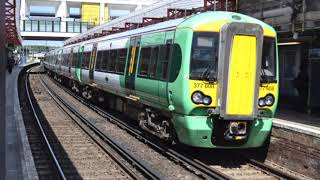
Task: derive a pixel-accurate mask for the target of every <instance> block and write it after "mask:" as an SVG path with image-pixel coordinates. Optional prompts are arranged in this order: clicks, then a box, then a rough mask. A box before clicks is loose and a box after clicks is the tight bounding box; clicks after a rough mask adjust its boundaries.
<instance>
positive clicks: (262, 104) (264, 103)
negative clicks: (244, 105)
mask: <svg viewBox="0 0 320 180" xmlns="http://www.w3.org/2000/svg"><path fill="white" fill-rule="evenodd" d="M258 104H259V106H260V107H262V106H265V105H266V102H265V101H264V98H261V99H259V102H258Z"/></svg>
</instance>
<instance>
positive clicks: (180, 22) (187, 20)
mask: <svg viewBox="0 0 320 180" xmlns="http://www.w3.org/2000/svg"><path fill="white" fill-rule="evenodd" d="M210 22H220V25H221V26H222V25H224V24H225V23H227V22H246V23H255V24H259V25H261V26H262V28H263V29H264V30H265V31H266V30H267V31H269V32H268V34H269V35H270V34H271V36H273V37H275V36H276V31H275V30H274V29H273V27H271V26H270V25H268V24H266V23H265V22H263V21H260V20H258V19H255V18H252V17H250V16H247V15H243V14H239V13H234V12H226V11H208V12H205V13H199V14H194V15H191V16H188V17H184V18H179V19H175V20H169V21H165V22H161V23H157V24H154V25H150V26H146V27H141V28H138V29H134V30H129V31H125V32H121V33H116V34H112V35H107V36H104V37H99V38H94V39H90V40H87V41H83V42H79V43H76V44H72V45H67V46H64V47H62V48H59V49H55V50H53V52H56V51H59V50H61V49H65V48H71V47H74V46H80V45H83V44H88V43H93V42H100V41H105V40H110V39H118V38H121V37H132V36H136V35H139V34H147V33H149V32H157V31H166V30H170V29H176V28H191V29H194V30H195V29H196V28H197V27H198V26H200V25H201V24H208V23H210ZM215 25H219V23H216V24H215ZM218 28H219V29H220V27H218Z"/></svg>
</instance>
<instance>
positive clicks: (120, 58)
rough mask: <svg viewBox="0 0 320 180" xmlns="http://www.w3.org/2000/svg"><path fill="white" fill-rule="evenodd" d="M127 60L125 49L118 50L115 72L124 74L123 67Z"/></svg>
mask: <svg viewBox="0 0 320 180" xmlns="http://www.w3.org/2000/svg"><path fill="white" fill-rule="evenodd" d="M126 58H127V49H119V50H118V60H117V72H119V73H122V74H123V73H124V67H125V63H126Z"/></svg>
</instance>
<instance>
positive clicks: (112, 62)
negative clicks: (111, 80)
mask: <svg viewBox="0 0 320 180" xmlns="http://www.w3.org/2000/svg"><path fill="white" fill-rule="evenodd" d="M117 53H118V52H117V50H111V51H110V56H109V57H110V58H109V61H108V72H115V71H116V62H117Z"/></svg>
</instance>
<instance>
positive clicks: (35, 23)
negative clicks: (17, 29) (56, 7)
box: [21, 20, 94, 33]
mask: <svg viewBox="0 0 320 180" xmlns="http://www.w3.org/2000/svg"><path fill="white" fill-rule="evenodd" d="M21 24H22V26H21V31H23V32H69V33H82V32H86V31H87V30H88V29H91V28H92V27H94V24H93V23H90V22H77V21H49V20H23V21H22V23H21Z"/></svg>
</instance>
